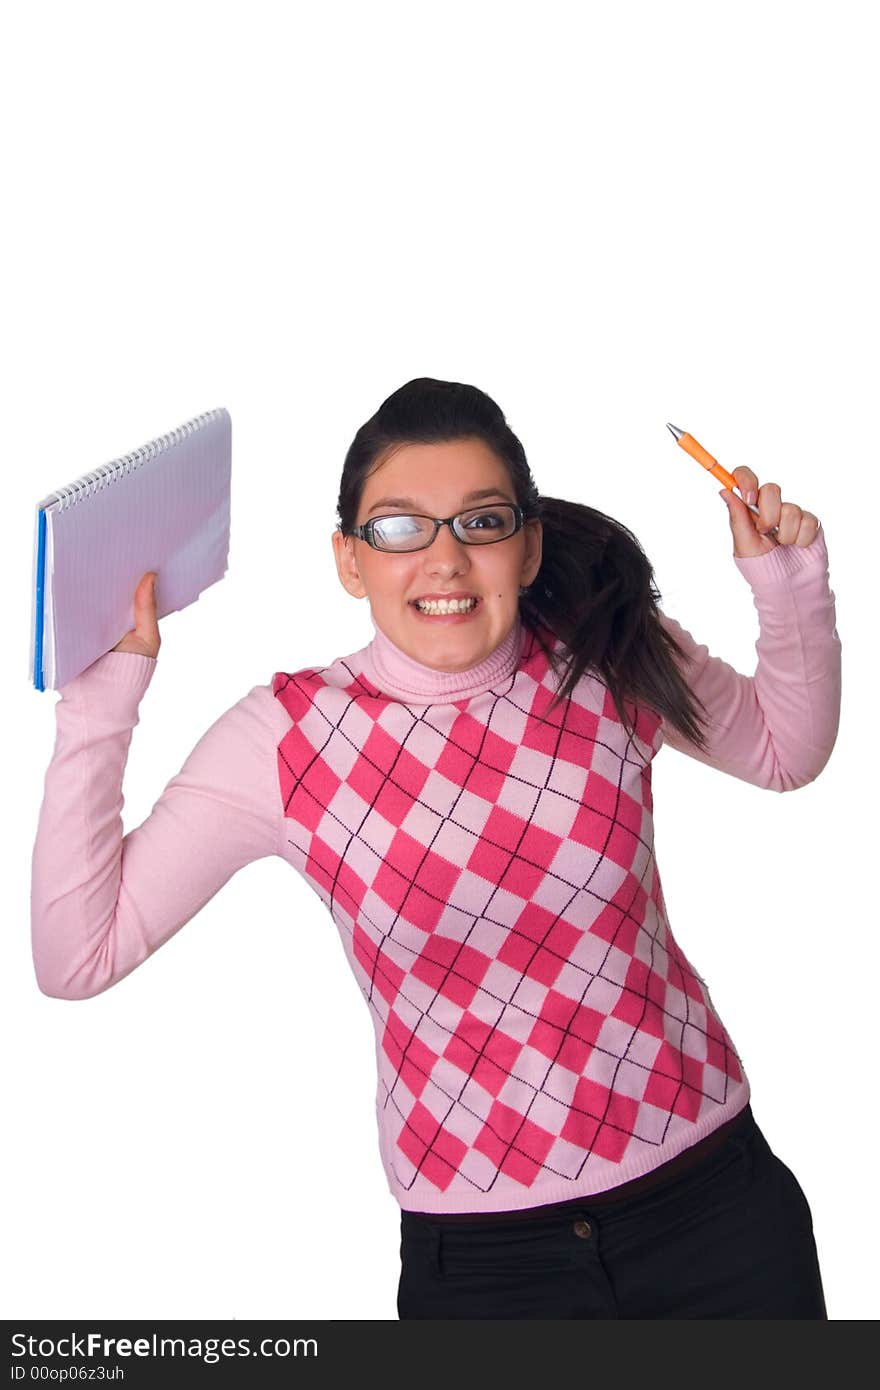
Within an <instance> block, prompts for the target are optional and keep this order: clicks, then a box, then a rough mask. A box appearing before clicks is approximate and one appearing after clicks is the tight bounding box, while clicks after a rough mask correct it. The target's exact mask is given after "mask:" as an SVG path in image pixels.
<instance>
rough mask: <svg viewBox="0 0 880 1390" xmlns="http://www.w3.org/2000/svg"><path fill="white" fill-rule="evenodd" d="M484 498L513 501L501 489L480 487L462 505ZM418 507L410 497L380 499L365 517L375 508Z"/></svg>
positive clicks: (415, 508) (418, 504) (463, 499)
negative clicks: (500, 498)
mask: <svg viewBox="0 0 880 1390" xmlns="http://www.w3.org/2000/svg"><path fill="white" fill-rule="evenodd" d="M484 497H503V498H504V500H505V502H512V501H513V498H512V497H508V496H507V494H506V493H505V491H504V489H503V488H500V487H482V488H479V489H478V490H477V491H476V492H469V493H468V494H467V496H466V497H463V498H462V504H464V503H465V502H479V501H480V500H481V498H484ZM420 505H421V503H419V502H416V500H415V499H414V498H412V497H380V498H379V501H378V502H374V503H373V505H372V507H370V510H369V511H368V512H367V516H369V515H370V512H374V511H375V510H376V508H377V507H412V509H413V510H414V511H418V509H419V507H420ZM425 515H427V513H425Z"/></svg>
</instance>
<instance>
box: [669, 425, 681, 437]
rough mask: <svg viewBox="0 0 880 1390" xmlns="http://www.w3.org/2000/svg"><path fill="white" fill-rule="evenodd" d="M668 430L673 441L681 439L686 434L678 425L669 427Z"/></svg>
mask: <svg viewBox="0 0 880 1390" xmlns="http://www.w3.org/2000/svg"><path fill="white" fill-rule="evenodd" d="M666 428H667V429H668V430H670V431H671V433H672V437H673V439H681V436H682V435H683V434H684V430H680V429H679V428H678V426H677V425H667V426H666Z"/></svg>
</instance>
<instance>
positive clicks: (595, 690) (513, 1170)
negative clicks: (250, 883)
mask: <svg viewBox="0 0 880 1390" xmlns="http://www.w3.org/2000/svg"><path fill="white" fill-rule="evenodd" d="M544 636H545V640H549V641H550V642H551V644H555V645H556V646H557V649H558V647H559V644H558V642H556V639H554V638H552V635H550V634H547V633H546V632H545V634H544ZM272 688H273V692H274V694H275V695H276V697H277V698H278V699H279V700H280V701H281V703H282V704H283V705H284V707H285V709H286V710H287V711H288V713H289V715H290V718H291V726H290V729H289V731H288V732H287V733H286V734H285V736H284V738H283V739H282V740H281V742H280V744H279V746H278V777H279V791H280V795H281V798H282V803H283V806H284V811H285V816H286V817H287V822H288V824H289V827H290V831H289V844H290V858H291V862H293V863H294V865H295V867H296V868H297V869H298V870H299V871H300V873H301V874H302V875H303V876H304V877H305V879H306V881H307V882H309V883H310V885H311V886H312V888H314V889H315V891H316V892H317V893H318V895H319V896H320V897H321V900H322V901H323V902H324V903H325V905H326V906H327V907H328V909H329V911H330V912H331V914H332V915H333V917H334V919H335V921H336V924H337V927H338V929H339V932H340V935H341V937H342V940H343V944H344V946H345V949H346V954H347V956H348V959H349V962H350V964H351V967H352V969H353V971H354V973H355V976H356V978H357V980H358V983H359V985H360V987H361V989H362V992H363V994H364V996H365V998H366V1000H367V1004H368V1007H369V1009H370V1012H371V1016H372V1019H373V1023H374V1027H375V1030H376V1037H377V1063H378V1069H379V1075H378V1082H379V1090H378V1094H377V1107H378V1116H379V1123H380V1130H381V1133H382V1140H383V1143H382V1148H383V1159H384V1161H385V1162H386V1165H387V1166H388V1168H389V1176H390V1178H391V1179H392V1180H393V1184H394V1185H395V1188H396V1190H398V1191H399V1192H401V1193H410V1192H412V1193H414V1192H416V1191H421V1190H424V1191H425V1192H426V1193H455V1192H457V1191H460V1190H464V1191H470V1192H471V1193H472V1194H473V1197H474V1205H478V1204H479V1196H480V1194H481V1193H489V1192H491V1191H492V1190H493V1189H495V1188H500V1189H501V1190H503V1191H508V1190H509V1191H510V1192H511V1193H512V1194H513V1196H512V1197H511V1205H516V1204H517V1200H516V1196H515V1194H517V1193H522V1192H527V1191H534V1192H535V1194H536V1195H535V1201H536V1202H537V1201H539V1200H540V1198H539V1196H538V1195H537V1194H538V1193H539V1192H540V1191H541V1189H542V1187H544V1186H546V1185H547V1184H550V1183H553V1184H557V1185H558V1184H559V1182H560V1181H561V1180H563V1179H565V1180H568V1179H572V1180H573V1179H576V1178H578V1177H579V1176H580V1175H581V1174H582V1172H583V1171H584V1167H585V1165H586V1164H587V1163H590V1164H591V1165H593V1167H594V1168H595V1170H596V1171H597V1172H598V1171H599V1166H598V1165H604V1168H602V1171H603V1173H604V1178H603V1181H602V1182H601V1183H600V1184H599V1185H600V1186H603V1187H607V1186H610V1185H613V1181H614V1179H613V1176H611V1177H610V1178H609V1177H608V1175H607V1172H606V1169H607V1168H608V1166H611V1167H614V1166H617V1165H620V1164H622V1163H623V1162H624V1161H625V1160H626V1158H627V1157H628V1155H629V1154H631V1153H633V1152H634V1151H636V1150H638V1152H639V1154H641V1152H642V1150H643V1149H644V1148H645V1147H646V1146H648V1147H652V1148H653V1149H656V1151H657V1153H658V1158H657V1161H658V1162H660V1161H662V1158H663V1153H662V1152H661V1150H662V1146H663V1142H664V1139H665V1137H666V1136H667V1135H668V1134H669V1133H670V1132H673V1129H674V1127H676V1126H677V1127H678V1129H679V1130H680V1128H681V1126H690V1127H693V1126H694V1125H695V1124H696V1123H697V1122H698V1121H700V1120H701V1119H702V1117H703V1116H705V1115H706V1114H707V1112H708V1111H710V1110H711V1109H713V1108H716V1107H719V1106H721V1105H724V1104H725V1103H726V1101H727V1099H728V1095H729V1092H730V1088H731V1087H732V1086H736V1085H738V1084H740V1083H742V1082H743V1080H744V1076H743V1072H742V1070H741V1067H740V1065H739V1059H738V1057H737V1054H736V1052H735V1050H734V1048H733V1045H732V1043H731V1040H730V1038H729V1036H728V1034H727V1031H726V1029H725V1028H724V1025H723V1024H722V1022H721V1020H720V1018H719V1017H718V1015H717V1013H716V1011H715V1009H714V1007H713V1005H712V1001H711V998H710V996H709V993H708V989H707V987H706V984H705V981H703V980H702V979H701V977H700V976H699V975H698V974H697V973H696V972H695V971H694V969H693V967H692V966H691V965H690V963H689V961H688V960H687V957H686V956H685V954H684V952H683V951H682V950H681V948H680V947H679V946H678V944H677V943H676V941H675V940H674V938H673V936H672V932H671V930H670V927H669V924H668V921H667V918H666V911H665V904H664V902H663V894H662V887H661V884H660V877H659V873H658V870H657V866H656V863H655V860H654V854H653V827H652V818H651V817H652V797H651V767H650V764H651V758H652V757H653V754H654V751H655V750H656V747H657V745H658V739H657V731H658V728H659V723H660V721H659V718H658V716H656V715H655V714H654V713H653V712H652V711H650V710H645V709H638V710H633V709H630V716H631V717H632V718H634V720H635V737H634V738H627V737H626V735H625V731H624V729H623V725H622V724H621V722H620V720H619V718H618V716H617V712H616V710H615V708H614V704H613V701H612V700H611V698H610V695H609V694H608V692H607V691H606V690H605V689H604V686H603V685H602V683H601V682H600V681H599V680H598V678H596V677H594V676H593V677H585V678H584V679H583V680H582V681H581V682H580V684H579V686H578V687H577V689H576V691H575V692H574V695H573V696H572V697H571V698H569V699H568V700H567V701H566V702H564V703H563V705H562V706H561V707H558V708H557V709H556V710H555V711H554V712H553V713H552V714H550V713H549V705H550V701H551V698H552V694H553V692H554V691H555V688H556V687H555V679H554V678H553V677H552V675H551V673H550V669H549V663H548V661H547V658H546V656H545V655H544V653H543V652H542V651H541V649H540V646H539V645H538V644H537V642H535V641H533V640H531V638H527V640H526V643H525V647H524V650H523V654H522V657H521V660H520V665H519V668H518V669H517V671H516V672H515V673H514V675H513V677H510V678H508V679H507V680H506V681H505V682H504V684H503V687H501V688H499V689H497V690H492V691H488V692H486V693H485V694H482V695H478V696H475V697H472V698H469V699H463V700H460V701H457V702H451V703H449V702H447V703H439V704H436V705H429V706H427V707H425V706H415V707H413V708H410V707H408V706H407V705H405V704H403V703H401V702H399V701H396V700H393V699H391V698H390V697H388V696H386V695H384V694H383V693H382V692H381V691H379V690H378V689H376V687H375V686H373V685H372V684H371V683H370V681H369V680H368V679H367V677H366V676H365V675H364V672H363V670H362V669H358V667H357V664H356V663H355V662H353V660H352V658H348V659H345V660H340V661H338V662H335V663H334V664H333V665H332V666H331V667H328V668H325V669H317V668H309V669H306V670H303V671H299V672H296V673H295V674H292V675H290V674H287V673H283V672H279V673H277V674H276V676H275V678H274V680H273V687H272ZM676 1132H678V1131H676ZM679 1147H680V1145H679ZM644 1166H645V1165H644V1162H643V1163H642V1167H644ZM591 1171H592V1170H591ZM413 1204H414V1205H416V1206H417V1205H418V1204H417V1201H414V1203H413Z"/></svg>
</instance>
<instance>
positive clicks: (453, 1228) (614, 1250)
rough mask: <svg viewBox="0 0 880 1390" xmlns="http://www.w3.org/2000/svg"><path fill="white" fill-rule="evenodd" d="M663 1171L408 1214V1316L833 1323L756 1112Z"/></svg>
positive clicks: (807, 1240) (802, 1202) (806, 1231)
mask: <svg viewBox="0 0 880 1390" xmlns="http://www.w3.org/2000/svg"><path fill="white" fill-rule="evenodd" d="M725 1128H726V1127H725ZM668 1166H669V1165H664V1168H666V1167H668ZM651 1176H654V1175H651ZM657 1177H658V1178H659V1181H657V1182H655V1185H654V1186H649V1187H648V1188H647V1190H645V1188H644V1187H641V1188H639V1189H638V1190H636V1191H635V1192H633V1193H632V1194H631V1195H624V1196H623V1197H622V1199H621V1198H620V1197H618V1198H616V1199H615V1198H614V1193H613V1191H612V1192H611V1193H608V1194H605V1193H603V1194H601V1195H600V1196H599V1197H597V1198H591V1197H586V1198H576V1199H575V1200H573V1201H567V1202H559V1203H554V1204H553V1205H552V1206H548V1207H543V1208H541V1207H531V1208H528V1209H527V1210H525V1211H522V1212H491V1213H487V1214H485V1215H480V1214H475V1213H467V1214H466V1215H462V1216H459V1215H448V1216H447V1215H445V1214H435V1213H433V1212H432V1213H426V1212H413V1211H406V1210H401V1227H400V1229H401V1242H400V1258H401V1273H400V1283H399V1286H398V1292H397V1311H398V1315H399V1317H400V1318H818V1319H827V1317H828V1314H827V1312H826V1308H825V1299H824V1294H823V1288H822V1279H821V1275H820V1272H819V1261H818V1255H817V1251H816V1244H815V1240H814V1238H813V1222H812V1216H811V1212H810V1208H809V1205H808V1203H807V1199H806V1197H805V1196H804V1193H803V1191H802V1189H801V1187H800V1184H799V1183H798V1181H797V1179H796V1178H795V1176H794V1174H793V1173H792V1172H791V1170H790V1169H789V1168H787V1167H786V1165H785V1164H784V1163H783V1162H782V1161H781V1159H779V1158H777V1157H776V1155H775V1154H774V1153H773V1151H772V1150H771V1148H770V1146H769V1144H768V1143H767V1140H766V1139H765V1138H764V1135H763V1134H762V1133H761V1130H760V1129H759V1127H758V1125H757V1123H756V1122H755V1119H754V1116H753V1115H752V1112H751V1107H750V1106H746V1109H745V1111H744V1112H742V1114H741V1116H740V1117H737V1123H736V1125H735V1126H734V1129H733V1131H732V1132H729V1133H728V1134H727V1137H725V1138H723V1139H721V1140H720V1142H719V1143H718V1144H716V1146H715V1147H714V1148H710V1151H709V1152H708V1153H707V1154H706V1156H705V1157H701V1158H699V1159H698V1161H697V1162H696V1164H692V1165H691V1166H690V1167H688V1168H686V1169H685V1171H682V1170H681V1168H680V1166H676V1160H673V1164H672V1167H671V1172H670V1174H669V1176H664V1172H663V1169H658V1170H657ZM641 1181H642V1180H641V1179H640V1180H639V1183H641ZM629 1186H630V1184H626V1187H629ZM608 1198H611V1200H608Z"/></svg>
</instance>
